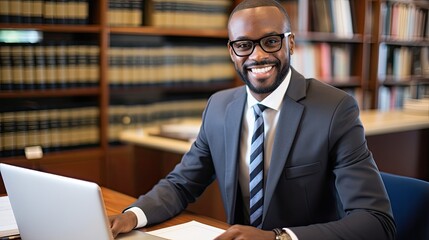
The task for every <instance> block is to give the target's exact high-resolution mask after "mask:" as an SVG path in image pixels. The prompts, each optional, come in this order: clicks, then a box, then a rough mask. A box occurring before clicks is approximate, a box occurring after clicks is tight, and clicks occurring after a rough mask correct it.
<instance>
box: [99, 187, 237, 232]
mask: <svg viewBox="0 0 429 240" xmlns="http://www.w3.org/2000/svg"><path fill="white" fill-rule="evenodd" d="M101 192H102V194H103V198H104V205H105V208H106V211H107V215H109V216H110V215H115V214H119V213H121V212H122V210H124V208H126V207H127V206H129V205H130V204H131V203H133V202H134V201H135V200H136V198H134V197H130V196H128V195H125V194H122V193H119V192H116V191H113V190H111V189H108V188H104V187H102V188H101ZM192 220H195V221H198V222H201V223H204V224H208V225H210V226H213V227H217V228H221V229H227V228H228V227H229V225H228V224H226V223H225V222H221V221H218V220H215V219H213V218H209V217H205V216H201V215H197V214H193V213H191V212H188V211H185V212H183V213H181V214H180V215H178V216H176V217H174V218H172V219H170V220H167V221H166V222H163V223H161V224H157V225H155V226H151V227H146V228H143V229H142V231H152V230H156V229H160V228H165V227H170V226H174V225H177V224H181V223H185V222H189V221H192Z"/></svg>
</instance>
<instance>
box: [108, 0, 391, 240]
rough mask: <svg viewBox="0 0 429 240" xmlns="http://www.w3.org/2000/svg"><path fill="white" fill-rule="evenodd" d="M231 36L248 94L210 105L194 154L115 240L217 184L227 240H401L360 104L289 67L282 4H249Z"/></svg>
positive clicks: (122, 222)
mask: <svg viewBox="0 0 429 240" xmlns="http://www.w3.org/2000/svg"><path fill="white" fill-rule="evenodd" d="M228 34H229V42H228V49H229V52H230V55H231V59H232V61H233V62H234V65H235V68H236V70H237V72H238V74H239V75H240V77H241V78H242V79H243V81H244V82H245V83H246V86H243V87H238V88H234V89H229V90H225V91H221V92H218V93H216V94H214V95H213V96H212V97H211V98H210V99H209V101H208V103H207V107H206V109H205V111H204V113H203V117H202V126H201V129H200V132H199V135H198V137H197V139H196V141H195V142H194V143H193V145H192V147H191V149H190V150H189V152H187V153H186V154H185V155H184V157H183V159H182V162H181V163H180V164H178V165H177V166H176V168H175V169H174V170H173V171H172V172H171V173H170V174H169V175H168V176H167V177H166V178H165V179H163V180H161V181H160V182H159V183H158V184H157V185H156V186H155V187H154V188H153V189H152V190H151V191H150V192H148V193H147V194H145V195H143V196H141V197H140V198H139V199H138V200H137V201H136V202H135V203H134V204H133V205H132V206H131V208H130V209H128V210H127V211H125V212H124V213H123V214H121V215H118V216H114V217H112V218H111V224H112V232H113V233H114V235H116V234H118V233H119V232H127V231H130V230H131V229H133V228H136V227H142V226H145V225H147V224H156V223H159V222H162V221H164V220H166V219H168V218H171V217H173V216H175V215H177V214H178V213H180V212H181V211H182V210H184V209H185V208H186V206H187V204H188V203H190V202H193V201H195V200H196V198H197V197H198V196H199V195H200V194H201V193H202V192H203V191H204V189H205V188H206V187H207V186H208V185H209V184H210V183H211V182H212V181H213V180H214V179H215V178H216V179H217V180H218V183H219V188H220V192H221V195H222V199H223V203H224V207H225V210H226V213H227V219H228V223H230V224H231V225H232V226H231V227H230V228H229V229H228V230H227V231H226V232H225V233H223V234H222V235H220V236H218V238H217V239H219V240H223V239H253V240H255V239H267V240H268V239H269V240H271V239H299V240H304V239H393V238H394V235H395V223H394V220H393V217H392V212H391V207H390V202H389V199H388V197H387V194H386V191H385V188H384V185H383V183H382V180H381V178H380V175H379V172H378V170H377V167H376V164H375V162H374V160H373V158H372V155H371V153H370V152H369V150H368V148H367V146H366V141H365V136H364V129H363V127H362V124H361V122H360V120H359V109H358V106H357V104H356V102H355V100H354V99H353V98H352V97H351V96H349V95H347V94H346V93H345V92H343V91H341V90H338V89H336V88H334V87H331V86H328V85H326V84H323V83H321V82H319V81H317V80H314V79H305V78H304V77H303V76H302V75H300V74H299V73H298V72H296V71H295V70H294V69H293V68H292V67H290V55H292V54H293V51H294V47H295V41H294V35H293V34H292V33H291V27H290V21H289V17H288V15H287V13H286V11H285V10H284V9H283V8H282V7H281V5H279V4H278V3H277V2H275V1H273V0H248V1H246V0H245V1H243V2H241V3H240V4H239V5H238V6H237V7H236V8H235V9H234V10H233V12H232V13H231V16H230V19H229V22H228ZM260 105H262V107H256V106H260ZM254 112H255V113H254ZM255 120H256V121H255ZM254 129H257V131H256V132H257V133H253V132H254ZM253 134H254V135H256V136H257V137H253V136H252V135H253ZM252 138H255V139H257V140H255V141H254V139H252ZM255 156H256V157H255ZM261 159H263V163H262V166H261V162H258V161H260V160H261ZM249 174H250V176H249ZM255 176H256V178H254V177H255ZM249 183H250V184H249ZM255 189H256V190H255ZM254 193H257V194H254ZM255 199H256V200H255ZM137 216H138V217H137ZM239 224H240V225H239Z"/></svg>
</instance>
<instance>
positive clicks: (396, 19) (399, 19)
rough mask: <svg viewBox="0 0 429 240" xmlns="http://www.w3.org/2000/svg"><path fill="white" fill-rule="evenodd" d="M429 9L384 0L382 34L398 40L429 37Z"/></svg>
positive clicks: (382, 5) (382, 4)
mask: <svg viewBox="0 0 429 240" xmlns="http://www.w3.org/2000/svg"><path fill="white" fill-rule="evenodd" d="M428 11H429V10H428V8H427V7H426V8H420V7H418V6H416V5H414V4H408V3H404V2H400V3H395V2H388V1H387V2H382V3H381V19H382V23H383V25H382V34H383V35H385V36H389V37H390V38H392V39H397V40H422V39H429V17H428Z"/></svg>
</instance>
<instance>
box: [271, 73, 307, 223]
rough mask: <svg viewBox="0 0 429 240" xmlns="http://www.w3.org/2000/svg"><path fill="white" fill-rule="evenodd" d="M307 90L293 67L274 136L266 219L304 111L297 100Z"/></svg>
mask: <svg viewBox="0 0 429 240" xmlns="http://www.w3.org/2000/svg"><path fill="white" fill-rule="evenodd" d="M291 69H292V68H291ZM305 91H306V80H305V79H304V77H303V76H302V75H300V74H299V73H297V72H296V71H295V70H294V69H292V77H291V82H290V83H289V87H288V90H287V92H286V96H285V97H284V99H283V104H282V107H281V113H280V116H279V120H278V125H277V130H276V136H275V138H274V145H273V153H272V155H271V163H270V169H269V172H268V174H267V175H268V179H267V183H266V188H265V194H264V214H263V217H264V219H265V217H266V213H267V210H268V207H269V204H270V202H271V198H272V196H273V194H274V190H275V188H276V186H277V183H278V181H279V178H280V176H281V174H282V172H283V168H284V165H285V163H286V159H287V157H288V155H289V152H290V150H291V147H292V144H293V141H294V138H295V134H296V132H297V130H298V127H299V124H300V121H301V117H302V114H303V112H304V106H303V105H301V104H300V103H298V102H297V101H299V100H300V99H302V98H303V97H305ZM285 126H286V127H285ZM263 221H264V220H263Z"/></svg>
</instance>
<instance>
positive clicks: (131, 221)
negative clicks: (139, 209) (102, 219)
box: [109, 212, 137, 238]
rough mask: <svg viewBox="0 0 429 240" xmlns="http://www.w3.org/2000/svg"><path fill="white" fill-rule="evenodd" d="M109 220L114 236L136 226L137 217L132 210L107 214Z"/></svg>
mask: <svg viewBox="0 0 429 240" xmlns="http://www.w3.org/2000/svg"><path fill="white" fill-rule="evenodd" d="M109 221H110V229H111V230H112V235H113V237H114V238H116V237H117V236H118V234H119V233H127V232H129V231H131V230H133V229H134V228H135V227H136V226H137V217H136V215H135V214H134V213H133V212H124V213H122V214H119V215H114V216H109Z"/></svg>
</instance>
